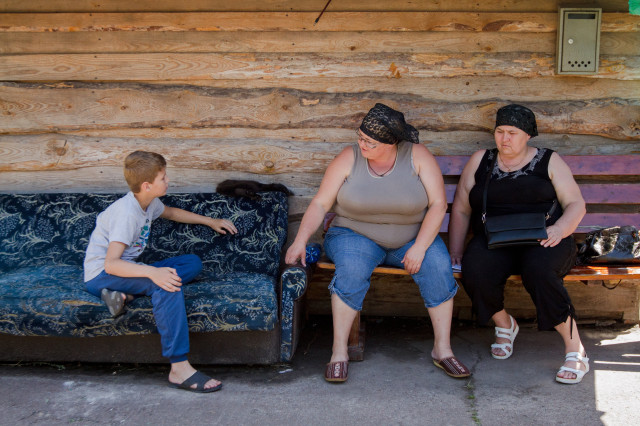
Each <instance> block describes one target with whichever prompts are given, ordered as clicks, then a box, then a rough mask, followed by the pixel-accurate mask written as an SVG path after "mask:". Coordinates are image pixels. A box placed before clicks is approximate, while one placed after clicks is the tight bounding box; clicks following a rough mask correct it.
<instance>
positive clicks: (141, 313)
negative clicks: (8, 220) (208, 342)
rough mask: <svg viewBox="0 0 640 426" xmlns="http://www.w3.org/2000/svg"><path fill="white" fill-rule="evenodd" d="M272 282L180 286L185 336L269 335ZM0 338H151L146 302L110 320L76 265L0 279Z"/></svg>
mask: <svg viewBox="0 0 640 426" xmlns="http://www.w3.org/2000/svg"><path fill="white" fill-rule="evenodd" d="M275 285H276V281H275V279H274V278H273V277H271V276H269V275H266V274H257V273H229V274H224V275H218V276H216V277H215V280H214V274H212V273H211V272H204V273H203V274H201V275H200V276H199V277H198V278H197V279H196V281H194V282H192V283H189V284H187V285H185V286H183V292H184V297H185V304H186V307H187V317H188V320H189V330H190V331H200V332H206V331H218V330H225V331H232V330H271V329H273V328H274V326H275V324H276V323H277V320H278V300H277V297H276V292H275ZM0 300H1V301H2V303H0V333H6V334H14V335H22V336H30V335H33V336H48V335H56V336H69V337H74V336H75V337H93V336H118V335H130V334H148V333H155V332H156V327H155V322H154V319H153V313H152V308H151V298H150V297H139V298H137V299H135V300H134V301H133V302H131V303H130V304H129V305H128V307H127V311H126V312H125V313H124V314H123V315H121V316H119V317H117V318H115V319H113V318H112V317H111V316H110V315H109V312H108V310H107V308H106V306H105V305H104V304H103V303H102V301H101V300H100V299H99V298H97V297H95V296H93V295H91V294H90V293H88V292H87V291H86V290H85V287H84V284H83V282H82V267H81V266H72V265H71V266H61V265H58V266H54V265H50V266H39V267H29V268H21V269H18V270H15V271H11V272H6V273H2V274H0Z"/></svg>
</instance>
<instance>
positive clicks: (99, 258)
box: [84, 192, 164, 282]
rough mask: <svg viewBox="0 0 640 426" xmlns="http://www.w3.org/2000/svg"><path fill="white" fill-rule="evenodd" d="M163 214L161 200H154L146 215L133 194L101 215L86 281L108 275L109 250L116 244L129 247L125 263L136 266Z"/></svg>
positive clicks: (87, 261) (90, 249)
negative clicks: (105, 268)
mask: <svg viewBox="0 0 640 426" xmlns="http://www.w3.org/2000/svg"><path fill="white" fill-rule="evenodd" d="M163 212H164V204H162V201H160V200H159V199H157V198H154V199H153V201H151V204H149V206H148V207H147V211H144V210H142V207H140V203H138V200H136V197H134V195H133V192H129V193H127V195H125V196H124V197H122V198H120V199H119V200H117V201H115V202H114V203H113V204H111V205H110V206H109V207H107V209H106V210H105V211H103V212H102V213H100V214H99V215H98V218H97V219H96V228H95V229H94V230H93V232H92V233H91V238H90V239H89V246H88V247H87V253H86V255H85V257H84V281H85V282H87V281H90V280H92V279H93V278H95V277H97V276H98V275H99V274H100V273H101V272H102V271H104V259H105V257H106V256H107V248H108V247H109V243H111V242H113V241H117V242H120V243H124V244H125V245H126V246H127V247H126V248H125V249H124V252H123V253H122V256H121V259H122V260H126V261H127V262H134V263H135V259H136V258H137V257H138V256H140V254H141V253H142V251H143V250H144V248H145V247H146V245H147V242H148V240H149V234H150V233H151V222H152V221H153V220H154V219H156V218H158V217H159V216H160V215H161V214H162V213H163Z"/></svg>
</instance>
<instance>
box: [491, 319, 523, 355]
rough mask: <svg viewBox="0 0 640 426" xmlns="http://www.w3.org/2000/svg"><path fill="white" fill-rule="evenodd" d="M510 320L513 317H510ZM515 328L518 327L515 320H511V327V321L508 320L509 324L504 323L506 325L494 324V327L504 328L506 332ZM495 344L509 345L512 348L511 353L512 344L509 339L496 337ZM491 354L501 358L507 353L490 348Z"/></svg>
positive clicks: (500, 349)
mask: <svg viewBox="0 0 640 426" xmlns="http://www.w3.org/2000/svg"><path fill="white" fill-rule="evenodd" d="M510 318H513V317H510ZM517 326H518V323H517V322H516V319H515V318H513V326H512V325H511V319H509V322H508V323H506V324H497V323H496V327H500V328H506V329H508V330H515V329H516V327H517ZM514 340H515V339H514ZM496 343H497V344H500V343H509V344H510V345H511V348H512V349H511V351H512V352H513V342H512V341H511V339H509V338H506V337H496ZM491 353H492V354H494V355H495V356H499V357H503V356H505V355H507V352H506V351H504V350H503V349H502V348H491Z"/></svg>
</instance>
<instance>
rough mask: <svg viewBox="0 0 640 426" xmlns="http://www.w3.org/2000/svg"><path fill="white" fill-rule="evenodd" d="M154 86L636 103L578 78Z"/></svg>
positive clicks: (609, 83) (615, 83)
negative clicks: (598, 100)
mask: <svg viewBox="0 0 640 426" xmlns="http://www.w3.org/2000/svg"><path fill="white" fill-rule="evenodd" d="M149 84H154V85H182V86H193V87H211V88H217V89H295V90H303V91H307V92H322V93H344V92H346V93H353V94H358V93H365V92H376V93H381V94H386V93H390V94H396V95H397V94H405V95H412V96H413V95H419V96H423V97H425V98H427V99H432V100H443V101H447V102H448V101H451V100H452V99H464V100H465V101H479V100H488V101H493V100H495V98H496V93H500V98H501V99H509V100H510V101H512V102H520V103H522V102H530V101H549V100H557V99H558V97H559V96H561V98H562V99H563V100H577V101H582V100H590V99H600V98H623V99H634V98H640V85H638V84H635V83H634V82H629V81H623V80H612V79H592V78H588V77H578V76H571V77H567V76H548V77H545V76H541V77H536V78H515V77H502V76H466V77H443V78H437V77H432V78H429V80H424V79H423V78H413V77H403V78H392V79H390V78H388V77H362V78H348V77H323V78H313V77H309V78H306V77H302V78H294V79H266V80H265V79H258V80H255V79H250V80H238V79H235V80H226V79H219V80H195V81H181V80H176V81H157V80H156V81H153V82H149Z"/></svg>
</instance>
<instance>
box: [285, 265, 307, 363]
mask: <svg viewBox="0 0 640 426" xmlns="http://www.w3.org/2000/svg"><path fill="white" fill-rule="evenodd" d="M310 279H311V267H310V266H306V267H304V266H302V265H300V264H298V265H287V266H286V267H285V268H284V269H283V270H282V271H281V273H280V288H281V292H282V296H281V298H280V360H281V361H282V362H289V361H291V359H292V358H293V354H294V353H295V350H296V346H297V344H298V337H299V335H300V331H301V330H302V321H303V319H304V316H303V312H302V309H303V305H302V303H301V302H302V301H301V300H300V299H302V297H304V295H305V293H306V291H307V287H308V286H309V281H310Z"/></svg>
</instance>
